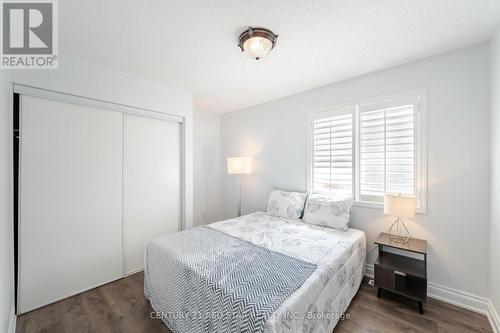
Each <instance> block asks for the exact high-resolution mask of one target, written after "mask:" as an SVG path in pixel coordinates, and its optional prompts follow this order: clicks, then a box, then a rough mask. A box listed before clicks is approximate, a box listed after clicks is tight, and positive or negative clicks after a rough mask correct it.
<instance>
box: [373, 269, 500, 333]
mask: <svg viewBox="0 0 500 333" xmlns="http://www.w3.org/2000/svg"><path fill="white" fill-rule="evenodd" d="M373 274H374V272H373V265H372V264H366V270H365V276H366V277H368V278H371V279H373ZM427 296H429V297H431V298H434V299H437V300H440V301H443V302H446V303H449V304H453V305H456V306H458V307H461V308H464V309H467V310H471V311H474V312H477V313H480V314H483V315H485V316H487V317H488V319H489V321H490V324H491V327H492V329H493V332H495V333H500V325H499V323H500V320H499V316H498V313H497V312H496V310H495V308H494V307H493V304H492V303H491V301H490V300H489V299H487V298H484V297H481V296H477V295H473V294H470V293H467V292H464V291H461V290H457V289H453V288H449V287H446V286H442V285H439V284H437V283H432V282H428V283H427Z"/></svg>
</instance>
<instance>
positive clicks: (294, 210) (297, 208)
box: [267, 188, 307, 219]
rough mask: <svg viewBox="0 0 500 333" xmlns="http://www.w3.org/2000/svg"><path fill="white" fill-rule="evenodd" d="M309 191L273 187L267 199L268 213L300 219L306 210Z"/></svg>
mask: <svg viewBox="0 0 500 333" xmlns="http://www.w3.org/2000/svg"><path fill="white" fill-rule="evenodd" d="M306 198H307V193H302V192H286V191H280V190H277V189H274V188H273V189H272V190H271V192H270V193H269V199H268V200H267V213H268V214H269V215H273V216H278V217H279V216H281V217H288V218H292V219H299V218H300V217H301V216H302V213H303V212H304V204H305V202H306Z"/></svg>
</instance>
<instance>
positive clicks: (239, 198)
mask: <svg viewBox="0 0 500 333" xmlns="http://www.w3.org/2000/svg"><path fill="white" fill-rule="evenodd" d="M238 184H239V191H240V194H239V196H238V217H240V216H241V174H239V175H238Z"/></svg>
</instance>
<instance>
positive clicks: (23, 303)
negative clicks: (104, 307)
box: [18, 96, 123, 313]
mask: <svg viewBox="0 0 500 333" xmlns="http://www.w3.org/2000/svg"><path fill="white" fill-rule="evenodd" d="M20 112H21V141H20V143H21V146H20V184H19V188H20V220H19V242H20V244H19V304H18V312H20V313H24V312H27V311H29V310H32V309H34V308H37V307H40V306H43V305H45V304H49V303H52V302H54V301H57V300H59V299H61V298H64V297H67V296H70V295H74V294H76V293H79V292H81V291H84V290H87V289H90V288H93V287H95V286H98V285H101V284H104V283H107V282H109V281H112V280H115V279H118V278H120V277H121V276H122V275H123V261H122V135H123V133H122V125H123V114H122V113H119V112H111V111H103V110H99V109H94V108H90V107H84V106H80V105H73V104H68V103H62V102H55V101H51V100H45V99H41V98H34V97H28V96H21V110H20Z"/></svg>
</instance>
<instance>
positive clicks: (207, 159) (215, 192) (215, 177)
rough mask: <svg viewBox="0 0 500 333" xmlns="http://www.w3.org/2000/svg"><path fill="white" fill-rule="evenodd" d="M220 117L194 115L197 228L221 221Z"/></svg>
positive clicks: (195, 213)
mask: <svg viewBox="0 0 500 333" xmlns="http://www.w3.org/2000/svg"><path fill="white" fill-rule="evenodd" d="M220 120H221V116H220V114H217V113H212V112H204V111H198V110H195V111H194V123H193V127H194V131H193V132H194V138H193V144H194V147H193V155H194V156H193V161H194V205H193V211H194V225H196V226H198V225H203V224H207V223H211V222H215V221H218V220H220V199H221V172H222V170H221V154H220V148H221V142H220Z"/></svg>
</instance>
